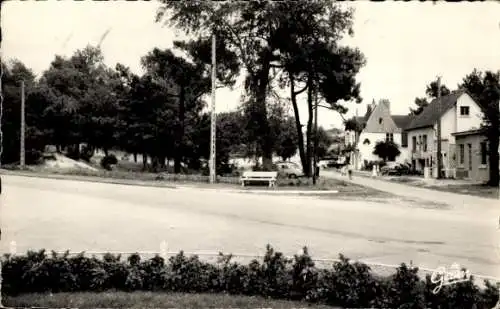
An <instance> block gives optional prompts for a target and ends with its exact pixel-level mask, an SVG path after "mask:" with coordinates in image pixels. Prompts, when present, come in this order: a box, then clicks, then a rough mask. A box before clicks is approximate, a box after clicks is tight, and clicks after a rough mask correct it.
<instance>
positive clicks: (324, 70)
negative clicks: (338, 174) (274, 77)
mask: <svg viewBox="0 0 500 309" xmlns="http://www.w3.org/2000/svg"><path fill="white" fill-rule="evenodd" d="M280 11H281V12H283V13H282V15H284V17H283V22H282V27H281V28H280V35H281V38H280V39H279V40H278V39H277V40H276V41H275V42H274V43H275V45H276V46H277V47H276V48H277V50H279V54H280V55H281V56H282V57H281V58H282V59H281V60H280V61H281V63H282V66H283V69H284V70H283V71H284V74H283V75H282V76H281V77H282V78H281V83H280V84H281V87H282V88H284V87H287V86H289V87H290V99H291V102H292V106H293V110H294V114H295V121H296V128H297V132H298V136H299V154H300V157H301V161H302V165H303V168H304V173H305V174H306V175H310V174H311V159H312V147H311V146H312V145H311V144H312V143H311V140H312V137H313V134H312V132H313V128H312V120H313V110H314V104H315V101H316V100H319V101H320V103H321V101H324V102H326V104H325V105H321V106H322V107H327V108H328V109H331V110H335V111H337V112H339V113H340V114H341V115H342V114H344V113H346V112H347V108H346V107H344V106H343V105H342V104H340V103H341V102H342V101H344V102H347V101H351V100H356V101H357V102H360V100H361V98H360V97H359V84H357V83H356V79H355V76H356V74H357V73H358V72H359V69H360V68H361V67H362V66H363V65H364V57H363V55H362V54H361V52H360V51H359V50H357V49H352V48H349V47H342V46H339V44H338V42H339V41H340V39H341V38H342V37H343V35H344V34H345V33H349V34H352V18H353V12H352V11H350V10H343V9H341V7H339V6H337V5H335V4H333V3H332V2H330V1H315V2H283V3H282V7H281V9H280ZM299 87H300V88H299ZM297 88H298V89H297ZM302 93H306V95H307V108H308V114H309V115H308V116H309V117H308V121H307V130H306V142H305V143H304V142H303V139H302V124H301V122H300V119H299V112H298V104H297V96H298V95H300V94H302ZM304 145H305V146H304ZM304 148H305V149H304Z"/></svg>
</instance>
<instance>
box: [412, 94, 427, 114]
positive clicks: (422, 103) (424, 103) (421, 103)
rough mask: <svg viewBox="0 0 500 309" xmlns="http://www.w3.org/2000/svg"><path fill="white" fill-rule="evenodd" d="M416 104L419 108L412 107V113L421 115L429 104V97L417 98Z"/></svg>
mask: <svg viewBox="0 0 500 309" xmlns="http://www.w3.org/2000/svg"><path fill="white" fill-rule="evenodd" d="M415 105H416V106H417V108H416V109H413V108H410V113H411V114H412V115H419V114H420V113H422V111H423V110H424V108H425V107H426V106H427V105H429V101H427V98H415Z"/></svg>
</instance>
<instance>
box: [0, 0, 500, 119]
mask: <svg viewBox="0 0 500 309" xmlns="http://www.w3.org/2000/svg"><path fill="white" fill-rule="evenodd" d="M159 5H160V4H159V3H158V2H155V1H131V2H129V1H109V2H108V1H12V0H11V1H5V2H2V10H1V15H2V16H1V26H2V36H3V41H2V46H1V47H2V59H3V60H8V59H18V60H20V61H22V62H23V63H24V64H25V65H27V66H28V67H30V68H31V69H32V70H33V71H34V73H35V74H37V75H40V74H41V73H42V72H43V71H44V70H45V69H47V68H48V67H49V65H50V63H51V61H52V60H53V59H54V57H55V55H64V56H71V55H72V54H73V52H74V51H76V50H77V49H81V48H84V47H85V46H87V45H88V44H91V45H97V44H99V41H100V40H101V38H102V37H103V35H104V34H105V33H106V32H107V35H106V36H105V39H104V40H103V41H102V42H101V49H102V51H103V54H104V58H105V60H104V61H105V63H106V64H107V65H109V66H113V67H114V65H115V64H116V63H117V62H120V63H123V64H125V65H127V66H129V67H130V68H131V70H132V71H133V72H135V73H138V74H140V73H142V69H141V67H140V58H141V57H142V56H144V55H145V54H146V53H147V52H148V51H150V50H152V49H153V48H155V47H158V48H170V47H172V42H173V40H175V39H182V38H183V35H182V32H179V31H175V30H174V29H170V28H168V27H167V26H165V25H163V24H161V23H155V20H154V19H155V13H156V10H157V8H158V7H159ZM345 5H346V6H347V5H349V6H351V7H353V8H354V9H355V20H354V36H353V37H348V38H346V39H344V40H343V41H342V43H343V44H346V45H349V46H352V47H358V48H359V49H360V50H361V51H362V52H363V53H364V55H365V57H366V59H367V64H366V65H365V66H364V67H363V68H362V69H361V71H360V73H359V74H358V76H357V79H358V81H359V82H360V83H361V96H362V97H363V102H362V103H361V104H355V103H352V104H348V105H347V106H348V107H349V112H348V114H347V116H352V115H355V114H356V113H358V114H359V115H363V114H364V112H365V111H366V104H367V103H368V104H369V103H371V102H372V100H376V101H378V100H379V99H382V98H386V99H389V101H390V102H391V111H392V114H407V113H408V111H409V108H410V106H413V102H414V99H415V97H422V96H424V95H425V87H426V85H427V84H428V83H429V82H430V81H432V80H435V79H436V77H437V76H438V75H439V76H441V77H442V82H443V83H444V84H445V85H447V86H448V87H449V88H451V89H452V90H453V89H455V88H456V87H457V84H458V83H459V82H460V81H461V80H462V78H463V77H464V76H465V75H466V74H468V73H470V72H471V71H472V70H473V69H474V68H477V69H479V70H494V71H497V70H500V3H499V2H494V1H487V2H483V3H477V2H476V3H467V2H464V3H441V2H438V3H428V2H425V3H421V2H381V3H374V2H369V1H366V2H364V1H357V2H353V3H349V4H345ZM242 93H243V88H242V86H241V83H237V85H236V86H235V87H234V89H219V90H218V91H217V96H216V98H217V100H216V109H217V112H222V111H228V110H232V109H234V108H235V107H236V106H237V105H238V104H239V102H240V96H241V94H242ZM282 94H283V96H285V97H286V96H287V92H283V93H282ZM299 109H300V110H301V112H300V117H301V122H305V121H306V119H307V111H306V106H305V97H303V98H302V99H301V103H300V105H299ZM318 123H319V124H320V125H322V126H323V127H325V128H331V127H342V120H341V118H340V117H339V115H338V114H337V113H336V112H333V111H329V110H325V109H323V110H320V113H319V117H318Z"/></svg>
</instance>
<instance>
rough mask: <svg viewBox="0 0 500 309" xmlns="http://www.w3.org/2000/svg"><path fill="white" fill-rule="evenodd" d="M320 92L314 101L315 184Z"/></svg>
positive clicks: (314, 180) (316, 94) (314, 182)
mask: <svg viewBox="0 0 500 309" xmlns="http://www.w3.org/2000/svg"><path fill="white" fill-rule="evenodd" d="M317 161H318V92H316V93H315V102H314V152H313V169H314V170H313V185H316V178H317V177H318V173H317V169H316V165H317V164H318V162H317Z"/></svg>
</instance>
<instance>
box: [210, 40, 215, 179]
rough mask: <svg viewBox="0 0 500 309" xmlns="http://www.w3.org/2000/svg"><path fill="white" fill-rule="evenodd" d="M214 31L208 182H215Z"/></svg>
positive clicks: (213, 41) (213, 42)
mask: <svg viewBox="0 0 500 309" xmlns="http://www.w3.org/2000/svg"><path fill="white" fill-rule="evenodd" d="M215 59H216V58H215V32H214V33H213V34H212V112H211V123H210V163H209V165H210V166H209V168H210V183H212V184H213V183H215V182H216V177H217V173H216V169H217V164H216V163H215V162H216V161H215V140H216V129H217V126H216V115H215V86H216V84H215V80H216V74H215V73H216V60H215Z"/></svg>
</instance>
